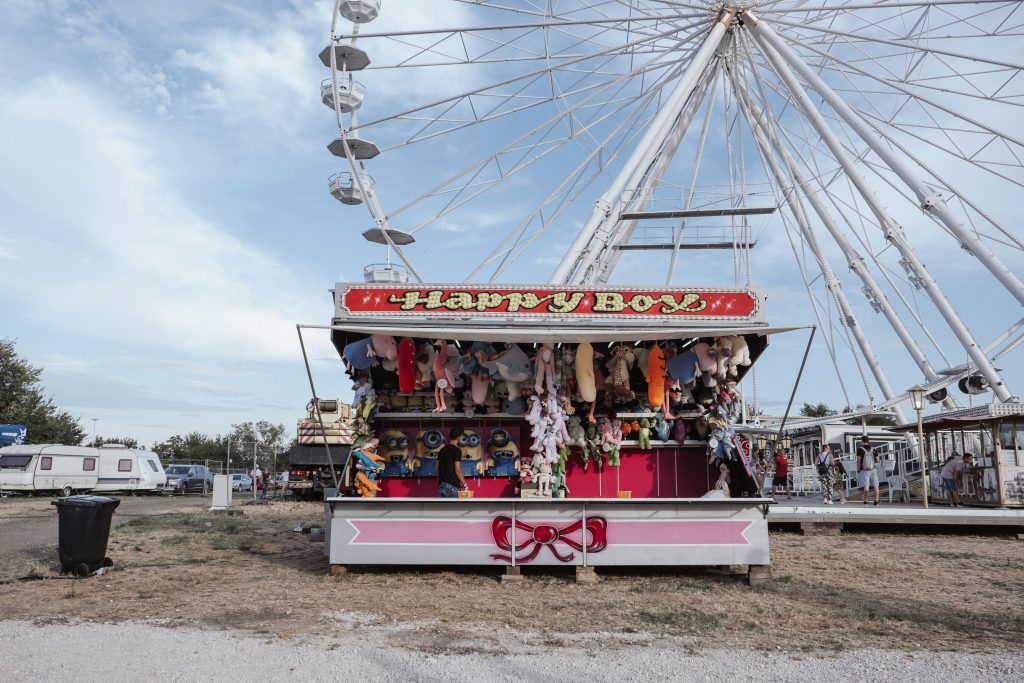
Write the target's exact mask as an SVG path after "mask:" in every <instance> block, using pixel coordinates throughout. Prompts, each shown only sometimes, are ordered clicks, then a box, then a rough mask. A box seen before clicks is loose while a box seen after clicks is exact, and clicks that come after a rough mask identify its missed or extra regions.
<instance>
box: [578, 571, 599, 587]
mask: <svg viewBox="0 0 1024 683" xmlns="http://www.w3.org/2000/svg"><path fill="white" fill-rule="evenodd" d="M600 580H601V578H600V577H599V576H598V575H597V573H596V572H595V571H594V568H593V567H576V583H597V582H598V581H600Z"/></svg>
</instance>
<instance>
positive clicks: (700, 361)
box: [693, 342, 718, 387]
mask: <svg viewBox="0 0 1024 683" xmlns="http://www.w3.org/2000/svg"><path fill="white" fill-rule="evenodd" d="M693 352H694V353H695V354H697V366H698V367H699V368H700V371H701V373H703V374H702V379H703V380H704V386H705V387H714V386H717V385H718V381H717V380H716V379H715V376H716V375H717V374H718V349H716V348H715V347H713V346H711V345H709V344H705V343H704V342H699V343H697V344H694V345H693Z"/></svg>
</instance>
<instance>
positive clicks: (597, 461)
mask: <svg viewBox="0 0 1024 683" xmlns="http://www.w3.org/2000/svg"><path fill="white" fill-rule="evenodd" d="M586 444H587V447H586V448H585V449H584V451H583V470H584V471H586V469H587V465H588V464H589V462H590V460H593V461H594V465H595V466H596V467H597V470H598V471H599V472H600V471H601V462H602V461H601V437H600V436H599V435H598V432H597V424H596V423H594V422H589V423H587V430H586Z"/></svg>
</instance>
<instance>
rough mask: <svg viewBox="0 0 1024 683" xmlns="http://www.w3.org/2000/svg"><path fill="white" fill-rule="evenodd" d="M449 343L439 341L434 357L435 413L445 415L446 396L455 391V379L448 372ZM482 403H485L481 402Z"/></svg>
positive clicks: (446, 407)
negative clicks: (453, 386)
mask: <svg viewBox="0 0 1024 683" xmlns="http://www.w3.org/2000/svg"><path fill="white" fill-rule="evenodd" d="M447 361H448V342H446V341H445V340H444V339H441V340H439V341H438V352H437V353H436V354H435V355H434V360H433V370H434V380H435V382H434V403H435V404H437V405H435V406H434V410H433V411H431V412H434V413H443V412H444V411H446V410H448V406H447V405H445V402H444V395H445V394H446V393H448V394H450V393H452V391H454V389H453V388H452V385H453V384H454V383H455V378H454V377H452V375H451V373H450V372H449V371H448V366H447ZM481 403H483V402H482V401H481Z"/></svg>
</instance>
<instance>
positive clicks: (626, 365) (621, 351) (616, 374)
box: [608, 344, 636, 401]
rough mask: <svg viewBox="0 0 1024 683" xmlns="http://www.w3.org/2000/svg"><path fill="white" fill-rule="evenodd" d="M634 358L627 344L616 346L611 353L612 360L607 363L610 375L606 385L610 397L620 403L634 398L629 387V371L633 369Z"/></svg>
mask: <svg viewBox="0 0 1024 683" xmlns="http://www.w3.org/2000/svg"><path fill="white" fill-rule="evenodd" d="M635 361H636V356H634V355H633V349H632V347H631V346H629V345H628V344H618V345H616V347H615V349H614V350H613V351H612V358H611V360H610V361H609V365H610V367H611V375H610V376H609V378H608V385H609V387H610V389H611V393H612V395H613V396H614V397H615V398H616V399H618V400H620V401H629V400H632V399H633V398H634V394H633V390H632V389H631V388H630V386H629V371H630V370H631V369H632V368H633V363H634V362H635Z"/></svg>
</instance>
